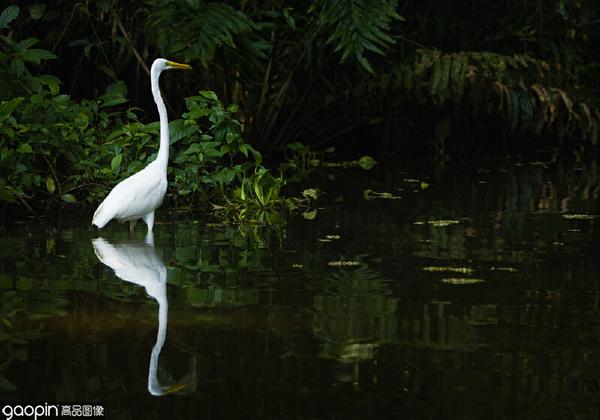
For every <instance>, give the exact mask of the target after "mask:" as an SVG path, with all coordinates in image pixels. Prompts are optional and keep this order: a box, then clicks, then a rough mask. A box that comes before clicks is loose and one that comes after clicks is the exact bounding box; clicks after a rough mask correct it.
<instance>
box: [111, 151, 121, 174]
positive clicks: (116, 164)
mask: <svg viewBox="0 0 600 420" xmlns="http://www.w3.org/2000/svg"><path fill="white" fill-rule="evenodd" d="M122 160H123V155H122V154H121V153H119V154H118V155H116V156H115V157H114V158H112V160H111V161H110V168H111V169H112V170H113V172H115V173H118V172H119V167H120V166H121V161H122Z"/></svg>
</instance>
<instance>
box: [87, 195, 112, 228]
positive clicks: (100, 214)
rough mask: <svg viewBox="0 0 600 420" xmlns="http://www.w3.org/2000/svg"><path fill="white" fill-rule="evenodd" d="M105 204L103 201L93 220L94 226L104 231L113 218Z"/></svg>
mask: <svg viewBox="0 0 600 420" xmlns="http://www.w3.org/2000/svg"><path fill="white" fill-rule="evenodd" d="M106 207H107V206H105V202H104V201H103V202H102V204H100V206H98V209H97V210H96V212H95V213H94V217H93V218H92V225H96V226H98V229H102V228H103V227H104V226H105V225H106V224H107V223H108V222H110V220H111V219H112V218H113V215H112V214H109V213H110V212H109V211H107V209H106Z"/></svg>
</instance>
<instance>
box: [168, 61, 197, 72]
mask: <svg viewBox="0 0 600 420" xmlns="http://www.w3.org/2000/svg"><path fill="white" fill-rule="evenodd" d="M167 66H169V67H170V68H172V69H177V70H191V69H192V66H190V65H188V64H180V63H176V62H174V61H167Z"/></svg>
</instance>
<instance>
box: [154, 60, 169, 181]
mask: <svg viewBox="0 0 600 420" xmlns="http://www.w3.org/2000/svg"><path fill="white" fill-rule="evenodd" d="M159 77H160V71H155V69H154V68H153V69H152V73H151V74H150V84H151V86H152V96H154V102H156V107H157V108H158V116H159V120H160V147H159V149H158V156H157V157H156V163H157V164H158V165H159V166H160V168H161V169H163V170H164V172H165V174H166V173H167V164H168V162H169V118H168V116H167V108H166V107H165V103H164V101H163V98H162V96H160V87H159V85H158V78H159Z"/></svg>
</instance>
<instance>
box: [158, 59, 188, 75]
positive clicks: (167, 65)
mask: <svg viewBox="0 0 600 420" xmlns="http://www.w3.org/2000/svg"><path fill="white" fill-rule="evenodd" d="M171 69H176V70H191V69H192V67H191V66H190V65H188V64H180V63H176V62H174V61H169V60H165V59H164V58H157V59H156V60H154V63H152V71H157V72H158V73H160V72H161V71H163V70H171Z"/></svg>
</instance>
